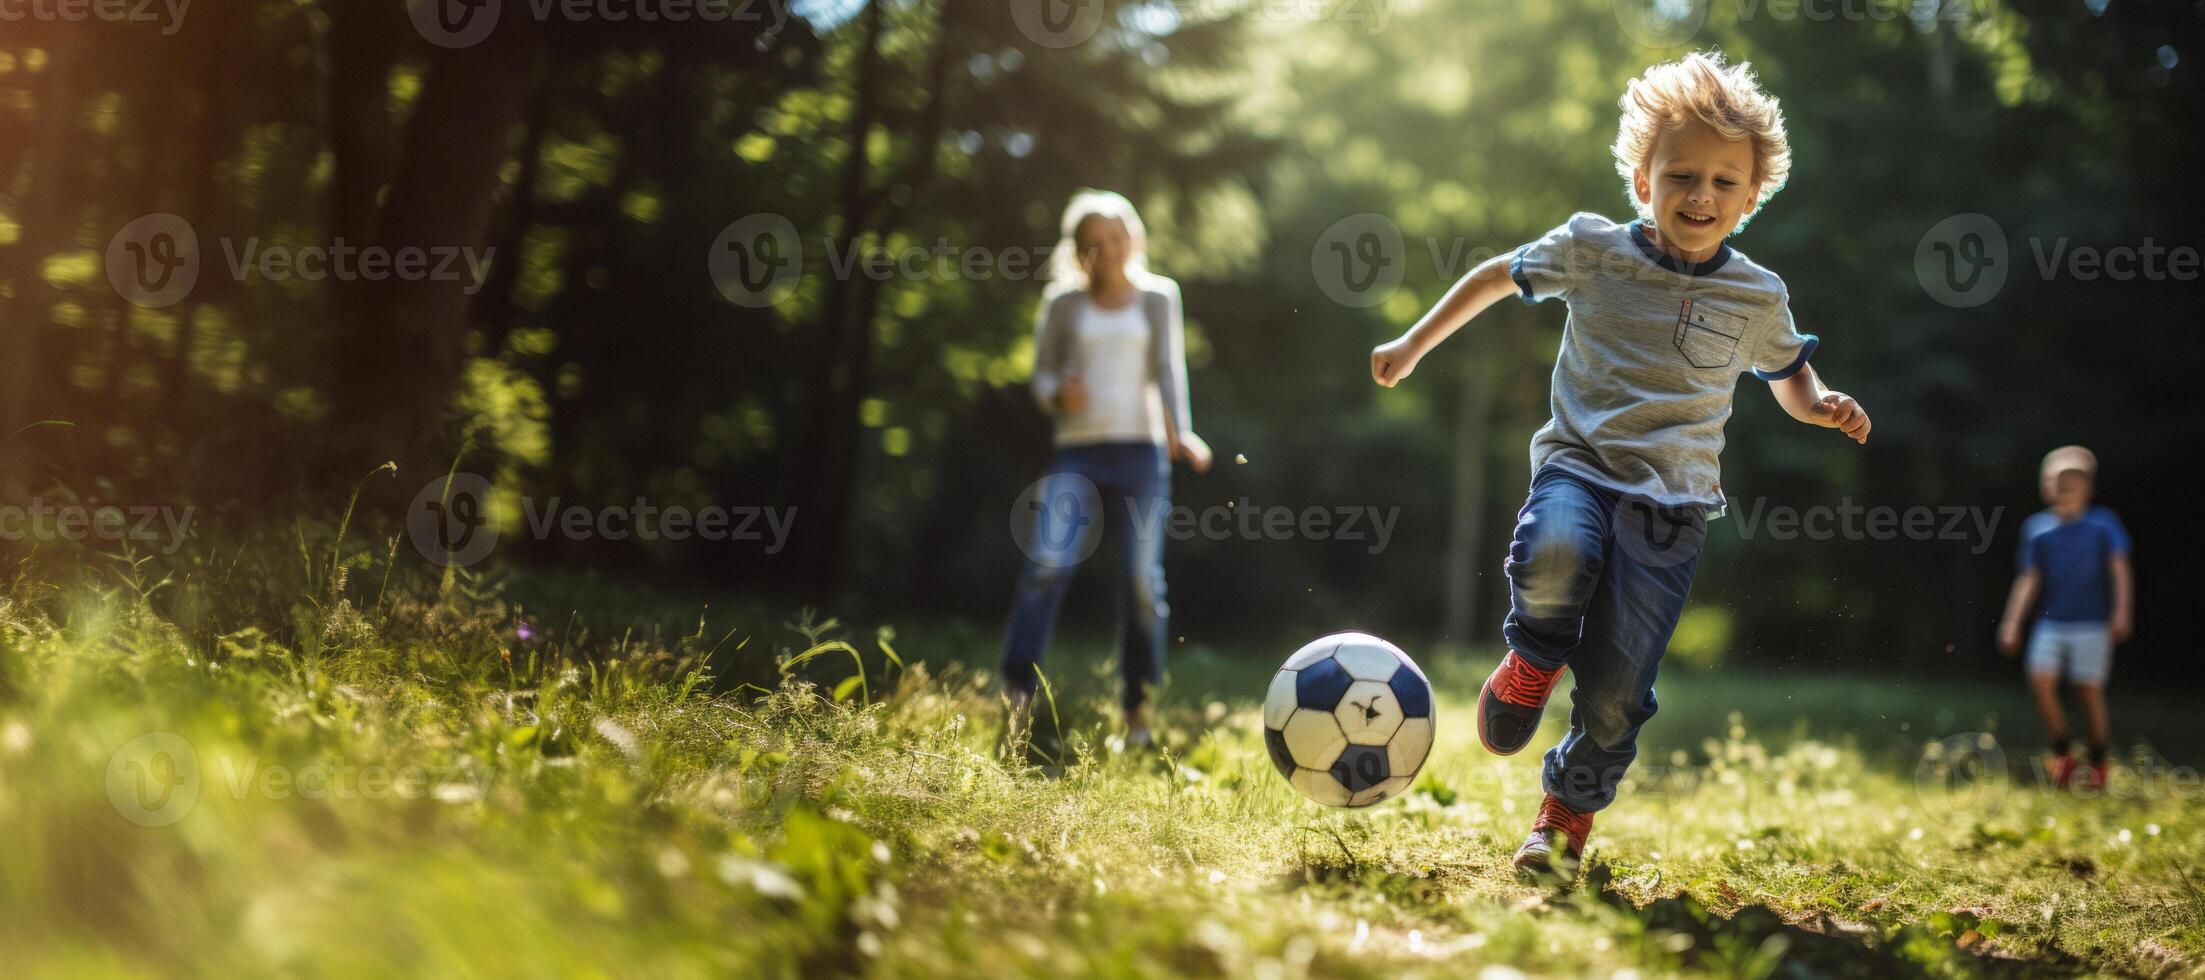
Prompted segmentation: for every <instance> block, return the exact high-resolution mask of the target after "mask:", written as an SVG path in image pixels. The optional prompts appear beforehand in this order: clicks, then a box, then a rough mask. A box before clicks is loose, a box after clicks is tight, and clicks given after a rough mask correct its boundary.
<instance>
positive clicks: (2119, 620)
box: [2106, 615, 2136, 643]
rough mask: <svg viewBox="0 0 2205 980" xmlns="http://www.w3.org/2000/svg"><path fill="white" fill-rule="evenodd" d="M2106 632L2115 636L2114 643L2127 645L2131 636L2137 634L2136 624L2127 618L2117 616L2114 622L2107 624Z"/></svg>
mask: <svg viewBox="0 0 2205 980" xmlns="http://www.w3.org/2000/svg"><path fill="white" fill-rule="evenodd" d="M2106 632H2108V633H2111V634H2112V635H2113V642H2115V643H2127V642H2128V638H2129V636H2130V635H2131V634H2133V633H2135V632H2136V624H2135V623H2133V622H2131V621H2130V620H2129V617H2127V616H2124V615H2115V616H2114V617H2113V621H2112V622H2110V623H2107V624H2106Z"/></svg>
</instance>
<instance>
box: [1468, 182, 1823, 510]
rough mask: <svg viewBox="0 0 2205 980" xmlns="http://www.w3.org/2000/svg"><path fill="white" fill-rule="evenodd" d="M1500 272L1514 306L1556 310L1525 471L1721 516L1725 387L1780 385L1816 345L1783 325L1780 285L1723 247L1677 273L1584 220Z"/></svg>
mask: <svg viewBox="0 0 2205 980" xmlns="http://www.w3.org/2000/svg"><path fill="white" fill-rule="evenodd" d="M1510 272H1511V273H1512V274H1513V275H1514V277H1515V279H1516V288H1517V289H1519V290H1521V291H1522V293H1523V299H1524V302H1526V303H1536V302H1538V301H1540V300H1543V299H1554V298H1559V299H1561V300H1562V301H1564V302H1565V303H1567V304H1569V318H1568V319H1567V320H1565V321H1564V322H1563V325H1562V351H1561V356H1559V357H1557V358H1555V361H1554V382H1553V399H1552V400H1553V405H1554V418H1553V420H1551V421H1549V422H1548V423H1547V424H1546V426H1545V427H1544V428H1541V429H1540V430H1539V432H1538V434H1537V435H1534V436H1532V438H1531V466H1532V469H1533V470H1534V471H1537V470H1538V468H1539V467H1540V466H1542V465H1544V464H1547V463H1553V464H1555V465H1557V466H1560V467H1563V468H1565V469H1567V470H1569V471H1570V472H1572V473H1575V474H1577V475H1579V476H1582V477H1584V478H1586V479H1588V480H1591V481H1593V482H1595V483H1598V484H1600V485H1602V486H1606V487H1610V488H1612V489H1615V490H1617V491H1620V492H1622V493H1625V494H1629V495H1633V496H1636V497H1639V498H1643V499H1645V500H1648V501H1651V502H1654V503H1656V504H1660V505H1663V506H1684V505H1694V504H1697V505H1705V506H1707V507H1710V508H1715V507H1721V506H1722V503H1723V492H1722V486H1721V484H1722V471H1721V468H1720V465H1719V464H1718V462H1717V457H1718V456H1720V455H1721V454H1722V451H1723V423H1724V422H1726V421H1728V420H1729V419H1730V401H1731V394H1732V393H1733V392H1734V391H1736V390H1737V386H1738V375H1740V374H1743V373H1745V372H1746V371H1747V370H1749V369H1750V370H1751V371H1752V372H1753V374H1754V376H1755V377H1758V378H1760V379H1761V380H1763V381H1780V380H1783V379H1784V378H1788V377H1791V376H1792V375H1793V374H1795V373H1797V372H1798V371H1799V369H1800V368H1802V367H1805V366H1806V364H1807V358H1808V357H1810V356H1812V355H1813V354H1814V350H1815V345H1816V344H1817V343H1818V341H1817V339H1816V338H1815V337H1814V336H1813V335H1812V334H1802V333H1800V332H1799V331H1798V330H1797V329H1795V328H1794V327H1793V325H1792V314H1791V309H1790V306H1789V304H1788V299H1789V296H1788V294H1787V293H1786V292H1785V289H1784V281H1783V280H1782V279H1778V278H1777V277H1776V274H1775V273H1772V272H1770V271H1768V270H1767V269H1763V268H1761V267H1760V266H1758V265H1755V264H1754V263H1753V261H1752V260H1750V259H1748V258H1746V257H1745V256H1744V255H1741V254H1739V253H1737V252H1735V251H1732V250H1731V248H1730V246H1728V245H1725V246H1723V247H1722V249H1721V250H1720V251H1718V252H1717V253H1716V254H1715V257H1714V258H1711V259H1709V260H1707V261H1705V262H1701V263H1698V264H1696V265H1695V264H1693V263H1689V262H1682V261H1680V260H1677V259H1675V258H1672V257H1670V256H1668V255H1666V254H1664V253H1663V252H1662V251H1661V250H1659V249H1657V248H1655V247H1654V245H1653V243H1652V242H1650V241H1648V240H1647V237H1646V235H1645V233H1644V232H1643V231H1641V230H1640V229H1639V228H1638V226H1637V225H1636V224H1631V225H1619V224H1616V223H1615V222H1613V221H1609V220H1608V219H1606V218H1603V217H1601V216H1599V215H1597V214H1586V213H1583V212H1580V213H1578V214H1575V215H1572V216H1570V220H1569V221H1567V222H1564V223H1563V224H1562V226H1561V227H1559V228H1556V229H1554V230H1553V231H1550V232H1548V233H1547V234H1546V236H1545V237H1543V238H1541V239H1539V240H1538V241H1535V242H1532V243H1531V244H1529V245H1525V246H1524V247H1522V248H1520V249H1517V250H1516V258H1515V261H1514V262H1513V263H1512V265H1511V267H1510Z"/></svg>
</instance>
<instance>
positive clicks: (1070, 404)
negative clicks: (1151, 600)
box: [1057, 374, 1087, 415]
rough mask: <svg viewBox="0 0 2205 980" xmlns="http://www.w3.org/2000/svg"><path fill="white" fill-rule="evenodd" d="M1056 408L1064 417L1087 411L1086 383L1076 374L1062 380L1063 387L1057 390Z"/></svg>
mask: <svg viewBox="0 0 2205 980" xmlns="http://www.w3.org/2000/svg"><path fill="white" fill-rule="evenodd" d="M1057 408H1059V409H1062V410H1063V412H1064V414H1066V415H1078V414H1079V413H1081V412H1084V411H1087V382H1085V381H1081V380H1080V378H1079V375H1076V374H1075V375H1073V376H1071V377H1069V378H1066V379H1064V387H1062V388H1059V389H1057Z"/></svg>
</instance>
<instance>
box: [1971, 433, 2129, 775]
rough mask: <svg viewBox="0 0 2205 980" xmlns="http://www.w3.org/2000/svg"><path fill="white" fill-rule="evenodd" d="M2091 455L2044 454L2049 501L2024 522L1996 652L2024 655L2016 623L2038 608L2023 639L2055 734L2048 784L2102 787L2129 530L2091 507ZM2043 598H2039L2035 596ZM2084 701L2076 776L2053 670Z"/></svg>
mask: <svg viewBox="0 0 2205 980" xmlns="http://www.w3.org/2000/svg"><path fill="white" fill-rule="evenodd" d="M2097 480H2098V457H2097V456H2096V455H2095V454H2093V453H2091V451H2090V450H2088V449H2084V448H2083V447H2081V446H2061V447H2060V448H2058V449H2054V450H2052V451H2051V452H2050V453H2047V454H2045V457H2044V465H2043V466H2041V467H2039V469H2038V473H2037V483H2038V492H2039V493H2041V494H2042V495H2043V497H2044V502H2045V503H2047V504H2050V505H2051V506H2050V507H2048V508H2046V509H2044V510H2041V511H2038V512H2037V513H2035V514H2033V515H2030V517H2029V519H2028V520H2026V521H2023V522H2021V571H2020V574H2019V575H2017V576H2016V577H2015V578H2014V588H2013V592H2012V593H2010V594H2009V595H2008V596H2007V598H2006V615H2005V617H2004V618H2003V619H2001V620H2000V621H1999V624H1998V648H1999V650H2000V652H2003V653H2004V654H2006V655H2007V656H2009V657H2011V656H2013V655H2014V654H2016V653H2019V652H2020V651H2021V623H2022V619H2023V618H2024V617H2026V616H2027V615H2028V614H2029V607H2030V606H2032V605H2034V606H2037V607H2038V612H2037V621H2036V627H2035V629H2033V630H2032V631H2031V632H2032V634H2033V635H2032V636H2031V637H2030V639H2029V658H2028V660H2027V661H2026V668H2025V669H2027V670H2028V672H2029V687H2030V688H2031V689H2033V690H2034V691H2035V692H2036V697H2037V712H2038V713H2039V714H2042V715H2043V716H2044V730H2045V734H2046V735H2047V736H2049V737H2050V738H2051V740H2052V764H2051V766H2050V767H2049V768H2048V770H2047V771H2048V772H2049V773H2050V774H2051V777H2052V781H2053V782H2055V783H2058V784H2060V785H2062V786H2064V785H2066V784H2067V783H2068V782H2069V781H2071V780H2072V781H2079V782H2080V783H2082V785H2084V786H2088V787H2091V788H2096V787H2099V786H2103V785H2105V746H2106V712H2105V678H2106V672H2107V671H2108V670H2109V669H2111V667H2112V666H2113V645H2114V644H2116V643H2120V642H2123V641H2125V640H2127V639H2128V635H2129V631H2130V628H2131V620H2130V618H2129V617H2130V612H2131V610H2132V609H2133V605H2134V597H2135V595H2136V582H2135V579H2134V578H2133V576H2132V575H2131V573H2130V570H2129V563H2128V532H2127V531H2126V530H2124V529H2123V528H2122V527H2121V519H2120V518H2118V517H2115V516H2113V512H2112V511H2110V510H2107V509H2105V508H2104V507H2097V506H2092V505H2091V503H2090V495H2091V493H2092V492H2093V491H2094V490H2095V489H2096V488H2097ZM2040 598H2041V599H2043V600H2044V601H2043V602H2042V603H2039V602H2038V601H2037V600H2038V599H2040ZM2063 663H2064V664H2065V666H2066V668H2067V680H2068V683H2071V684H2073V685H2075V693H2076V695H2077V696H2078V697H2080V698H2081V699H2082V703H2083V716H2084V718H2085V719H2086V720H2087V721H2088V722H2089V724H2090V762H2089V764H2088V765H2086V766H2084V767H2083V768H2082V770H2081V771H2080V772H2077V771H2076V769H2075V757H2074V756H2072V755H2069V754H2068V745H2069V742H2068V739H2067V719H2066V717H2064V716H2063V715H2061V713H2060V667H2061V665H2062V664H2063Z"/></svg>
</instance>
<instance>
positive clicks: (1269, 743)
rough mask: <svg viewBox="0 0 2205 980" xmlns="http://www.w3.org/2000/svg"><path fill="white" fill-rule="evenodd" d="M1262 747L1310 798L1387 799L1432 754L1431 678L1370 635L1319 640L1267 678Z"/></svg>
mask: <svg viewBox="0 0 2205 980" xmlns="http://www.w3.org/2000/svg"><path fill="white" fill-rule="evenodd" d="M1263 744H1264V747H1265V748H1267V749H1269V750H1270V753H1271V762H1272V764H1274V765H1276V766H1278V767H1279V773H1280V774H1281V775H1283V776H1285V777H1286V780H1287V782H1290V783H1293V784H1294V788H1295V789H1298V790H1301V791H1302V795H1304V796H1307V797H1309V798H1310V799H1312V800H1316V801H1317V802H1319V803H1322V804H1324V805H1326V806H1346V807H1364V806H1370V805H1372V804H1374V803H1380V802H1383V801H1385V800H1388V799H1391V798H1392V797H1394V796H1396V795H1398V794H1399V793H1400V792H1401V791H1402V790H1405V789H1408V788H1409V783H1410V782H1411V781H1412V780H1414V779H1415V778H1416V772H1417V770H1418V769H1422V768H1423V767H1424V757H1425V756H1426V755H1429V754H1430V753H1431V751H1432V682H1431V681H1429V680H1426V679H1425V677H1424V671H1423V670H1422V669H1421V668H1419V667H1417V665H1416V661H1413V660H1410V659H1409V655H1408V654H1406V653H1402V652H1401V648H1400V647H1397V646H1394V645H1393V644H1391V643H1388V642H1386V641H1384V640H1381V639H1379V638H1377V637H1375V636H1372V635H1370V634H1368V633H1334V634H1332V635H1331V636H1325V637H1320V638H1318V639H1317V640H1315V641H1312V642H1311V643H1310V644H1309V645H1308V646H1305V647H1303V648H1301V649H1300V650H1297V651H1295V652H1294V655H1293V656H1291V657H1288V658H1286V665H1285V666H1283V667H1280V668H1279V672H1278V673H1277V674H1276V675H1274V676H1273V677H1272V678H1271V690H1270V692H1269V693H1267V694H1266V695H1265V696H1264V698H1263Z"/></svg>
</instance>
